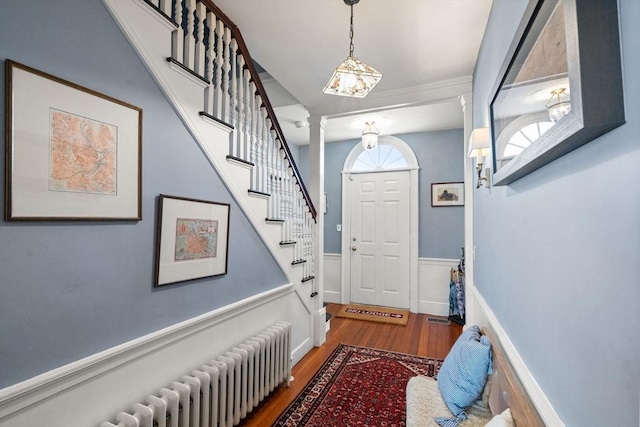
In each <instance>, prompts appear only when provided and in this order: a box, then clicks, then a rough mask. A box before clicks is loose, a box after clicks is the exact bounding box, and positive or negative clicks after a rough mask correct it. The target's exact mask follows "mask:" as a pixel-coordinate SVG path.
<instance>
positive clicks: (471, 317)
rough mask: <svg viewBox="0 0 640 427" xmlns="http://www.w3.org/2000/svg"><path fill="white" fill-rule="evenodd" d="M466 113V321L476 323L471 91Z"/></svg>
mask: <svg viewBox="0 0 640 427" xmlns="http://www.w3.org/2000/svg"><path fill="white" fill-rule="evenodd" d="M460 103H461V104H462V111H463V115H464V133H463V135H464V258H465V275H464V279H465V303H464V306H465V322H466V324H467V325H475V324H476V321H477V319H476V318H475V307H474V301H473V299H472V296H471V295H472V292H471V288H472V287H473V286H475V285H474V279H473V263H474V259H473V252H474V250H473V196H474V195H475V194H474V191H475V190H476V189H475V186H474V185H473V182H474V168H473V160H472V159H470V158H469V137H470V136H471V132H472V131H473V102H472V98H471V92H468V93H465V94H463V95H461V96H460Z"/></svg>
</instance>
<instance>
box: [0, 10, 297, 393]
mask: <svg viewBox="0 0 640 427" xmlns="http://www.w3.org/2000/svg"><path fill="white" fill-rule="evenodd" d="M0 40H1V43H0V59H2V60H4V59H7V58H9V59H12V60H15V61H17V62H21V63H23V64H26V65H29V66H32V67H34V68H37V69H39V70H42V71H45V72H47V73H50V74H53V75H55V76H58V77H61V78H64V79H66V80H70V81H72V82H75V83H77V84H80V85H83V86H86V87H89V88H91V89H94V90H97V91H100V92H102V93H105V94H107V95H110V96H113V97H115V98H118V99H121V100H123V101H126V102H128V103H131V104H134V105H137V106H139V107H142V109H143V119H144V123H143V155H142V156H143V157H142V159H143V166H142V171H143V179H142V183H143V194H142V205H143V206H142V209H143V212H142V214H143V220H142V221H139V222H115V223H114V222H108V223H107V222H95V223H94V222H91V223H88V222H66V223H51V222H34V223H7V222H0V387H6V386H9V385H11V384H14V383H17V382H19V381H22V380H26V379H28V378H30V377H32V376H35V375H37V374H40V373H42V372H45V371H48V370H51V369H53V368H56V367H59V366H61V365H63V364H66V363H69V362H73V361H75V360H78V359H80V358H82V357H85V356H88V355H91V354H93V353H96V352H98V351H101V350H105V349H107V348H110V347H112V346H114V345H117V344H121V343H123V342H126V341H129V340H131V339H134V338H137V337H139V336H141V335H144V334H148V333H150V332H153V331H156V330H158V329H161V328H163V327H166V326H170V325H172V324H175V323H177V322H180V321H183V320H186V319H189V318H192V317H194V316H197V315H199V314H202V313H205V312H208V311H211V310H213V309H215V308H218V307H221V306H224V305H227V304H229V303H232V302H235V301H238V300H240V299H243V298H246V297H249V296H251V295H255V294H257V293H259V292H263V291H266V290H268V289H272V288H274V287H276V286H279V285H282V284H284V283H286V282H287V280H286V278H285V276H284V275H283V273H282V272H281V270H280V269H279V268H278V266H277V264H276V263H275V261H274V260H273V258H272V257H271V255H270V254H269V252H268V251H267V249H266V247H265V246H264V244H263V243H262V241H261V240H260V239H259V237H258V236H257V235H256V233H255V231H254V230H253V228H252V227H251V225H250V224H249V222H248V221H247V219H246V217H245V216H244V215H243V214H242V212H241V211H240V210H239V208H238V206H237V205H236V204H235V203H234V202H233V200H232V198H231V196H230V195H229V193H228V191H227V190H226V189H225V187H224V186H223V184H222V183H221V181H220V179H219V178H218V176H217V175H216V173H215V172H214V171H213V170H212V169H211V166H210V165H209V163H208V161H207V160H206V159H205V158H204V157H203V155H202V153H201V151H200V149H199V148H198V146H197V144H196V142H195V141H194V140H193V139H192V138H191V137H190V136H189V134H188V133H187V131H186V129H185V128H184V126H183V125H182V123H181V122H180V120H179V119H178V117H177V116H176V115H175V113H174V111H173V110H172V109H171V107H170V105H169V104H168V102H167V101H166V100H165V98H164V97H163V95H162V93H161V92H160V90H159V89H158V87H157V86H156V84H155V83H154V81H153V80H152V78H151V76H150V75H149V74H148V72H147V70H146V69H145V67H144V66H143V64H142V63H141V61H140V60H139V59H138V57H137V55H136V54H135V52H134V51H133V49H132V48H131V47H130V45H129V43H128V42H127V41H126V40H125V38H124V36H123V35H122V33H121V32H120V30H119V29H118V27H117V26H116V24H115V22H114V21H113V19H112V18H111V15H110V14H109V13H108V12H107V10H106V9H105V7H104V6H103V4H102V2H100V1H99V0H83V1H77V0H56V1H50V0H40V1H36V0H2V2H0ZM2 80H3V81H4V67H2ZM2 101H3V102H2V103H1V105H2V107H0V108H1V109H2V112H3V113H2V115H3V116H4V105H5V104H4V91H3V100H2ZM0 133H1V134H4V120H2V124H0ZM4 152H5V148H4V144H3V145H2V148H0V157H1V158H4ZM0 175H1V176H4V164H2V165H0ZM2 188H3V189H4V185H2ZM159 193H163V194H170V195H178V196H185V197H191V198H197V199H205V200H214V201H220V202H226V203H231V224H230V240H229V268H228V274H227V275H226V276H220V277H218V278H209V279H201V280H197V281H193V282H187V283H184V284H175V285H168V286H163V287H161V288H155V289H154V288H153V286H152V280H153V270H154V249H155V246H154V245H155V223H156V221H155V217H156V197H157V195H158V194H159Z"/></svg>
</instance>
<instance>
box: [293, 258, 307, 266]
mask: <svg viewBox="0 0 640 427" xmlns="http://www.w3.org/2000/svg"><path fill="white" fill-rule="evenodd" d="M305 262H307V260H306V259H297V260H295V261H292V262H291V265H297V264H304V263H305Z"/></svg>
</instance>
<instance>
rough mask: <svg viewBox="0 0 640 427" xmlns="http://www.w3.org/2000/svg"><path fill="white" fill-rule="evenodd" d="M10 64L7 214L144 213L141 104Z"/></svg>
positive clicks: (98, 217)
mask: <svg viewBox="0 0 640 427" xmlns="http://www.w3.org/2000/svg"><path fill="white" fill-rule="evenodd" d="M5 64H6V65H5V75H6V81H5V82H6V91H5V95H6V108H5V109H6V150H5V156H6V157H5V220H6V221H60V220H63V221H64V220H95V221H103V220H140V219H142V209H141V164H142V109H141V108H138V107H136V106H133V105H130V104H127V103H126V102H123V101H120V100H118V99H115V98H112V97H110V96H107V95H105V94H102V93H99V92H96V91H94V90H91V89H88V88H86V87H82V86H79V85H77V84H75V83H71V82H69V81H66V80H63V79H61V78H58V77H55V76H52V75H50V74H47V73H44V72H42V71H39V70H36V69H34V68H31V67H28V66H26V65H23V64H20V63H17V62H14V61H11V60H6V62H5Z"/></svg>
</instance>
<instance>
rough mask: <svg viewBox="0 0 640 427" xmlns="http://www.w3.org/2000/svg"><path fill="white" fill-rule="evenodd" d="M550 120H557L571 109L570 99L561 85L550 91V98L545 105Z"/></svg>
mask: <svg viewBox="0 0 640 427" xmlns="http://www.w3.org/2000/svg"><path fill="white" fill-rule="evenodd" d="M545 106H546V107H547V111H548V112H549V118H550V119H551V121H552V122H554V123H555V122H557V121H558V120H560V119H561V118H563V117H564V116H566V115H567V114H569V112H570V111H571V100H570V99H569V95H568V94H567V90H566V89H565V88H563V87H561V88H560V89H556V90H553V91H551V99H549V101H548V102H547V104H546V105H545Z"/></svg>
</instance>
